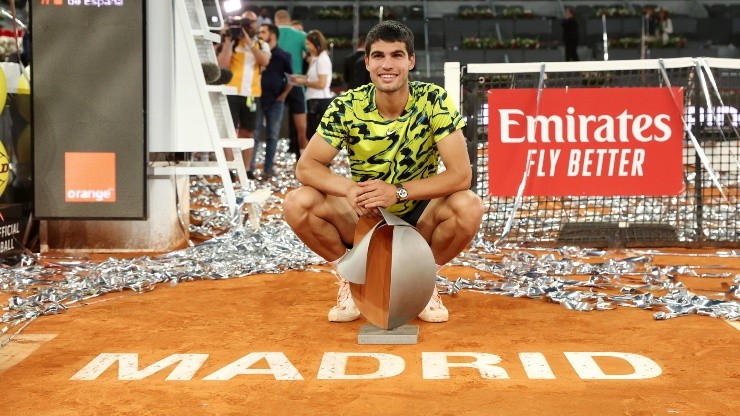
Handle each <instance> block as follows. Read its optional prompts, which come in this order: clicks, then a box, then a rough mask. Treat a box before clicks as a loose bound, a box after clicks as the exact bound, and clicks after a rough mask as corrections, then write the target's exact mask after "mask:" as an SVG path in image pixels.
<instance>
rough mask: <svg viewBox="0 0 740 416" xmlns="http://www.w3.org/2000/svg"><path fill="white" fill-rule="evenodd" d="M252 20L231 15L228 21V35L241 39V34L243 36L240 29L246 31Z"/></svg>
mask: <svg viewBox="0 0 740 416" xmlns="http://www.w3.org/2000/svg"><path fill="white" fill-rule="evenodd" d="M252 22H253V20H249V19H242V18H239V17H232V18H231V19H229V21H228V25H229V36H231V37H232V38H234V39H241V38H242V36H244V32H242V29H244V30H245V31H247V32H248V31H249V27H250V26H251V25H252Z"/></svg>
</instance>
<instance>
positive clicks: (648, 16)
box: [643, 6, 658, 42]
mask: <svg viewBox="0 0 740 416" xmlns="http://www.w3.org/2000/svg"><path fill="white" fill-rule="evenodd" d="M643 24H644V29H645V33H644V38H645V41H647V42H652V41H654V40H655V33H656V31H657V30H658V20H657V19H656V17H655V9H653V6H645V15H644V16H643Z"/></svg>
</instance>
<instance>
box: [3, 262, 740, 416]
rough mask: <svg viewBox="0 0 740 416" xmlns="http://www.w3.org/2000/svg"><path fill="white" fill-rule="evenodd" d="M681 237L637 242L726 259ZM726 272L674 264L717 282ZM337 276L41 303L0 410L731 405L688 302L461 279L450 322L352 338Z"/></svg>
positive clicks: (673, 409)
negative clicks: (509, 288)
mask: <svg viewBox="0 0 740 416" xmlns="http://www.w3.org/2000/svg"><path fill="white" fill-rule="evenodd" d="M535 254H536V255H541V254H542V253H537V252H535ZM629 254H633V253H629V252H623V251H622V252H616V251H615V252H610V253H608V254H607V255H606V256H608V257H613V258H620V257H624V256H626V255H629ZM678 254H680V255H677V253H675V252H672V253H668V252H665V255H652V256H650V257H651V261H652V263H653V264H654V265H656V266H660V267H664V266H668V265H683V266H694V267H695V269H694V270H698V271H699V272H700V273H699V274H702V273H704V274H707V275H710V274H712V273H714V274H713V275H718V274H720V273H718V272H721V273H725V274H727V273H729V275H731V276H733V277H734V276H735V275H736V274H737V273H740V260H739V259H738V257H737V256H736V255H735V256H725V255H713V254H712V252H711V251H710V252H707V251H704V252H694V251H692V252H682V253H678ZM501 255H502V256H505V255H506V253H501ZM93 258H98V259H102V257H101V256H97V257H96V256H93ZM499 260H500V258H492V259H491V260H490V261H491V262H496V261H499ZM583 261H586V262H594V261H604V259H593V258H592V259H583ZM475 272H476V270H475V269H473V268H471V267H462V266H450V267H446V268H444V269H442V271H441V274H442V275H443V276H445V277H447V278H448V279H449V280H450V281H454V280H456V279H458V278H461V277H462V278H471V277H473V275H474V273H475ZM479 277H480V278H486V276H485V274H482V275H480V276H479ZM733 277H724V278H723V277H714V278H709V277H684V278H680V279H679V281H682V282H683V283H684V284H685V285H686V287H687V288H689V289H690V290H691V291H692V292H693V293H696V294H700V295H704V296H709V297H712V298H721V297H722V294H723V293H725V292H727V287H728V285H731V284H732V278H733ZM334 282H335V277H334V275H333V274H331V273H329V272H328V271H325V270H324V271H320V268H319V269H317V268H315V267H312V266H311V267H309V268H307V269H305V270H302V271H285V272H282V273H279V274H256V275H250V276H245V277H242V278H234V279H227V280H199V279H196V280H194V281H191V282H181V283H179V284H177V285H168V284H157V285H155V286H154V289H153V290H150V291H147V292H145V293H138V292H133V291H130V290H126V291H122V292H116V293H109V294H107V295H104V296H100V297H95V298H91V299H88V300H87V301H86V302H82V304H78V305H74V306H72V307H70V309H69V310H68V311H67V312H66V313H64V314H60V315H55V316H42V317H40V318H38V319H37V320H35V321H33V322H32V323H31V324H30V325H28V326H27V327H26V329H25V330H23V331H22V332H21V333H20V334H18V335H17V336H16V337H15V338H14V339H13V340H12V341H11V342H10V343H8V344H7V345H6V346H5V347H4V348H3V349H1V350H0V369H1V370H0V371H1V372H0V383H1V384H2V386H3V389H2V391H3V394H2V396H3V404H4V406H3V407H4V408H5V409H6V410H7V411H8V413H6V412H3V413H4V414H13V415H41V414H43V415H78V414H131V415H134V414H136V415H142V414H146V415H160V414H214V415H217V414H219V415H224V414H276V415H278V414H285V415H298V414H305V415H309V414H310V415H315V414H363V415H364V414H405V415H409V414H438V415H453V414H454V415H463V414H464V415H488V414H497V415H498V414H501V415H515V414H516V415H584V414H601V415H671V414H684V415H732V414H736V413H737V412H738V398H737V388H738V379H739V378H740V373H739V372H738V365H737V364H738V348H737V347H738V345H739V342H740V332H739V331H738V325H737V323H736V322H735V323H733V322H728V321H726V320H724V319H721V318H712V317H709V316H699V315H691V316H682V317H678V318H674V319H668V320H655V319H654V318H653V313H654V312H655V311H656V310H642V309H639V308H630V307H623V306H619V307H616V308H615V309H613V310H605V311H595V310H594V311H589V312H582V311H575V310H568V309H566V308H564V307H563V306H561V305H559V304H555V303H552V302H547V301H544V300H542V299H540V300H537V299H528V298H513V297H509V296H499V295H492V294H488V293H480V292H475V291H473V290H461V291H460V292H458V293H457V294H456V295H455V296H443V299H444V301H445V304H446V306H447V307H448V309H449V310H450V320H449V322H447V323H442V324H431V323H426V322H421V321H419V320H417V319H414V320H412V321H411V322H410V324H413V325H419V340H418V343H417V344H415V345H358V342H357V337H358V333H359V330H360V328H361V327H362V325H364V324H365V323H366V322H365V321H364V319H363V318H360V319H359V320H357V321H355V322H351V323H344V324H338V323H330V322H328V321H327V319H326V312H327V311H328V309H329V308H330V307H331V305H332V304H333V303H334V301H335V296H336V289H335V288H336V286H335V285H334ZM725 295H726V296H728V300H730V299H731V298H729V297H730V296H732V295H731V294H727V293H725ZM3 296H4V299H3V303H6V299H7V297H8V296H7V294H4V295H3ZM735 301H736V299H735ZM78 306H79V307H78ZM15 330H16V329H11V330H10V331H9V332H8V333H9V334H10V333H13V332H15Z"/></svg>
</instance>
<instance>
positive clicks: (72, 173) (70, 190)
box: [64, 152, 116, 202]
mask: <svg viewBox="0 0 740 416" xmlns="http://www.w3.org/2000/svg"><path fill="white" fill-rule="evenodd" d="M64 201H65V202H116V154H115V153H93V152H84V153H83V152H67V153H65V154H64Z"/></svg>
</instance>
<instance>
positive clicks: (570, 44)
mask: <svg viewBox="0 0 740 416" xmlns="http://www.w3.org/2000/svg"><path fill="white" fill-rule="evenodd" d="M563 16H564V18H563V21H562V23H561V24H562V26H563V46H565V60H566V61H579V60H580V59H578V21H577V20H576V17H575V13H574V11H573V8H572V7H566V8H565V11H564V12H563Z"/></svg>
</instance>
